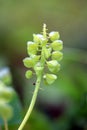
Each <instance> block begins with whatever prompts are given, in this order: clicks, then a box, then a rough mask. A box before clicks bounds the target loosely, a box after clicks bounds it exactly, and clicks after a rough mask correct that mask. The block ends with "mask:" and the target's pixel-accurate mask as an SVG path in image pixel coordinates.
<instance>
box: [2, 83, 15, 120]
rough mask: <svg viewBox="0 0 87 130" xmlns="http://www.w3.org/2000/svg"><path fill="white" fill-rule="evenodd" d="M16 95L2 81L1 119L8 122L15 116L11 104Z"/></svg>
mask: <svg viewBox="0 0 87 130" xmlns="http://www.w3.org/2000/svg"><path fill="white" fill-rule="evenodd" d="M14 93H15V92H14V90H13V89H12V88H11V87H7V86H5V84H4V83H2V81H0V117H2V118H5V119H6V120H9V119H10V118H11V117H12V115H13V109H12V107H11V105H10V104H9V102H10V101H11V100H12V98H13V95H14Z"/></svg>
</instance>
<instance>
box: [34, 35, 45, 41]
mask: <svg viewBox="0 0 87 130" xmlns="http://www.w3.org/2000/svg"><path fill="white" fill-rule="evenodd" d="M33 40H34V42H36V43H41V42H42V41H44V40H45V39H44V37H43V35H41V34H33Z"/></svg>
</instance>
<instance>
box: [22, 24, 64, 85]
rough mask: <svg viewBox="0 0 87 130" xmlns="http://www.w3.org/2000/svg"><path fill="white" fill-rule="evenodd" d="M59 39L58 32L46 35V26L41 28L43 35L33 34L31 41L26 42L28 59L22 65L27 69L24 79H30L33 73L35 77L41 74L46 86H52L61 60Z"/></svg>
mask: <svg viewBox="0 0 87 130" xmlns="http://www.w3.org/2000/svg"><path fill="white" fill-rule="evenodd" d="M59 38H60V34H59V32H56V31H53V32H50V33H49V34H48V33H46V25H45V26H43V34H33V41H28V42H27V53H28V57H26V58H25V59H24V60H23V62H24V65H25V66H26V67H27V68H29V70H28V71H26V74H25V75H26V78H31V77H32V75H33V71H34V72H35V73H36V75H37V76H39V75H40V74H41V73H42V74H43V75H42V77H43V79H44V81H45V83H47V84H52V83H53V82H54V81H55V80H56V79H57V75H56V74H57V72H58V71H59V70H60V63H59V62H60V61H61V60H62V58H63V53H62V52H61V50H62V49H63V42H62V41H61V40H59ZM45 68H48V69H45ZM45 71H46V72H45ZM49 72H50V73H49Z"/></svg>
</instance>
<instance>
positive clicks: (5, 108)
mask: <svg viewBox="0 0 87 130" xmlns="http://www.w3.org/2000/svg"><path fill="white" fill-rule="evenodd" d="M0 116H1V117H2V118H5V119H6V120H9V119H11V118H12V116H13V109H12V107H11V106H10V105H8V104H7V103H4V102H2V101H1V100H0Z"/></svg>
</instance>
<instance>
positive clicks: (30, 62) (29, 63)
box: [23, 57, 34, 68]
mask: <svg viewBox="0 0 87 130" xmlns="http://www.w3.org/2000/svg"><path fill="white" fill-rule="evenodd" d="M23 63H24V65H25V67H27V68H31V67H33V66H34V62H33V60H32V58H29V57H27V58H25V59H24V60H23Z"/></svg>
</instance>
